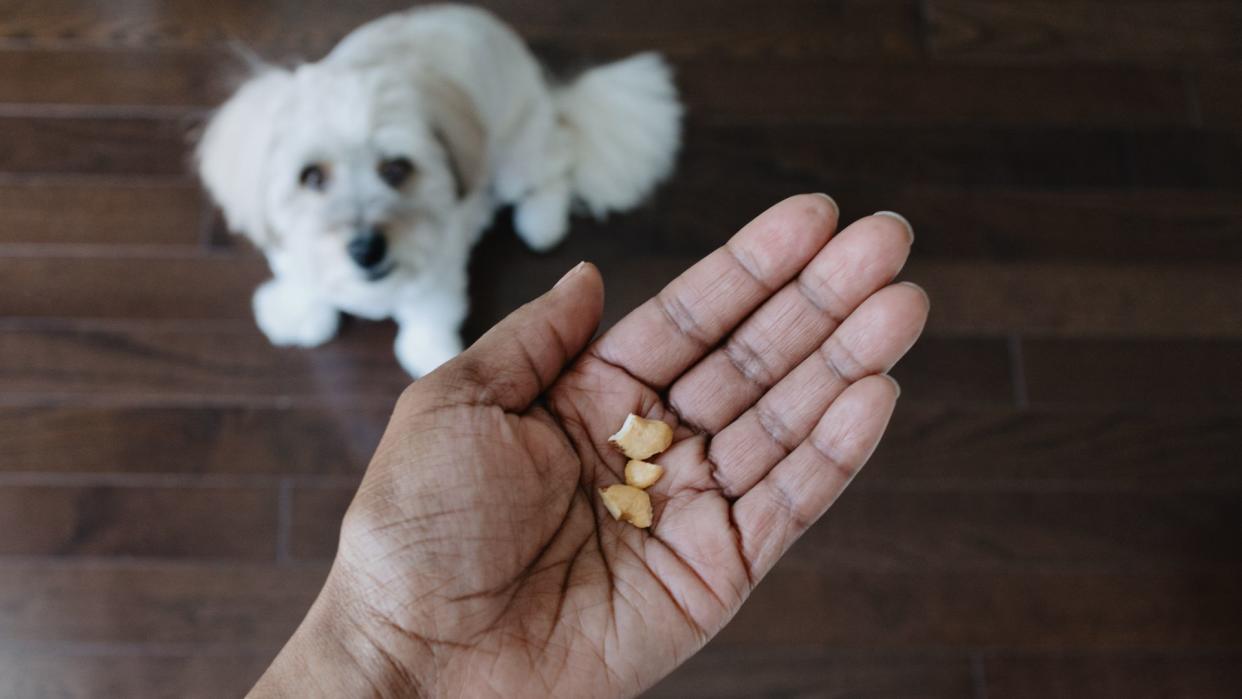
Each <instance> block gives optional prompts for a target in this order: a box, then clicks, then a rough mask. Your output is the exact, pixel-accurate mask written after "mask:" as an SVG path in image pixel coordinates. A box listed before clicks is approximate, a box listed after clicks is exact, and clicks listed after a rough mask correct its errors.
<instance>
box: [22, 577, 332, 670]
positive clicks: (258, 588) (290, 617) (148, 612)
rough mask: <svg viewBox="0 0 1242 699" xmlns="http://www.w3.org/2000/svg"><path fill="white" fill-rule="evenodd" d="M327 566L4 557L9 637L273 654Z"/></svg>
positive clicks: (306, 605) (33, 641) (27, 640)
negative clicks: (168, 645)
mask: <svg viewBox="0 0 1242 699" xmlns="http://www.w3.org/2000/svg"><path fill="white" fill-rule="evenodd" d="M326 574H327V569H326V568H324V567H321V566H317V565H316V566H305V565H304V566H294V567H290V566H276V565H273V564H260V563H221V562H185V563H181V562H152V561H108V560H95V561H92V560H78V561H42V560H38V561H21V562H18V561H4V560H0V609H3V610H5V613H4V614H3V615H0V633H2V634H3V637H4V638H5V639H7V640H8V641H9V642H11V643H13V644H18V645H24V644H32V645H33V644H51V643H61V642H74V643H90V644H122V643H124V644H135V643H142V644H196V645H202V646H211V647H217V648H218V647H221V646H224V647H228V648H230V649H231V650H232V651H234V652H238V651H246V652H255V653H272V654H274V653H275V651H276V650H278V649H279V647H280V646H281V645H283V644H284V642H285V640H286V639H288V637H289V634H291V633H292V632H293V629H294V628H295V627H296V626H297V623H298V622H299V621H301V619H302V615H303V614H305V613H306V610H307V608H309V607H310V604H311V602H312V601H314V598H315V596H316V595H317V594H318V593H319V588H320V587H321V586H322V584H323V579H324V577H325V576H326Z"/></svg>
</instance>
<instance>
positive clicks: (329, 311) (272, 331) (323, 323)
mask: <svg viewBox="0 0 1242 699" xmlns="http://www.w3.org/2000/svg"><path fill="white" fill-rule="evenodd" d="M254 318H255V321H256V322H257V323H258V325H259V329H260V330H262V331H263V334H264V335H266V336H267V339H268V340H269V341H271V343H272V344H273V345H278V346H295V347H314V346H316V345H322V344H323V343H325V342H327V341H328V340H331V339H332V336H333V335H336V328H337V324H338V323H339V322H340V314H339V313H338V312H337V310H336V309H335V308H333V307H331V306H329V305H327V304H326V303H324V302H323V301H321V300H319V299H316V298H314V297H313V296H311V295H309V294H308V293H306V291H305V290H304V289H301V288H299V287H296V286H293V285H291V284H287V283H282V282H281V281H280V280H279V279H273V280H271V281H269V282H267V283H266V284H264V285H263V286H260V287H259V288H258V289H257V290H256V291H255V292H254Z"/></svg>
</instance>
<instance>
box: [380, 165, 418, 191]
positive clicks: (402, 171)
mask: <svg viewBox="0 0 1242 699" xmlns="http://www.w3.org/2000/svg"><path fill="white" fill-rule="evenodd" d="M412 174H414V163H411V162H410V161H409V159H408V158H392V159H389V160H384V161H381V162H380V164H379V176H380V179H382V180H384V181H385V182H387V183H388V186H389V187H392V188H393V189H397V188H399V187H400V186H401V185H403V184H405V181H406V180H408V179H409V178H410V175H412Z"/></svg>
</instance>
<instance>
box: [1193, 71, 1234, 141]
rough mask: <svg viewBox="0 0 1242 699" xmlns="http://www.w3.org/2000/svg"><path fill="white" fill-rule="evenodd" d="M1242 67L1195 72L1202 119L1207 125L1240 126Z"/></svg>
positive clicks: (1211, 126) (1210, 127)
mask: <svg viewBox="0 0 1242 699" xmlns="http://www.w3.org/2000/svg"><path fill="white" fill-rule="evenodd" d="M1239 85H1242V69H1239V68H1236V67H1233V68H1224V67H1221V68H1212V69H1208V70H1203V71H1200V72H1199V73H1198V74H1197V75H1196V76H1195V89H1196V97H1197V99H1198V106H1199V112H1200V116H1201V119H1202V123H1203V125H1204V126H1206V127H1207V128H1209V129H1229V130H1234V131H1237V130H1239V129H1242V90H1240V89H1239V88H1238V86H1239Z"/></svg>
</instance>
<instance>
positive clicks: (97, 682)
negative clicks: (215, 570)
mask: <svg viewBox="0 0 1242 699" xmlns="http://www.w3.org/2000/svg"><path fill="white" fill-rule="evenodd" d="M91 651H94V649H91ZM91 651H77V652H75V649H73V648H69V649H64V650H58V649H39V650H30V649H26V648H16V649H5V650H0V696H5V697H23V698H25V699H51V698H52V697H56V698H57V699H89V698H90V697H101V696H108V697H184V698H185V699H218V698H219V697H239V696H242V695H244V694H245V693H246V692H247V691H248V690H249V689H250V687H251V686H252V685H253V684H254V682H255V680H257V679H258V678H259V675H260V674H262V673H263V670H264V669H265V668H266V667H267V665H268V663H269V662H270V661H271V657H270V655H271V654H253V653H252V654H241V653H228V652H215V653H204V652H199V653H196V654H193V655H187V654H184V653H183V654H175V655H174V654H169V653H163V654H159V653H153V654H144V653H141V652H135V651H130V652H125V651H124V650H114V651H110V652H109V651H107V650H105V651H103V652H99V651H94V652H91Z"/></svg>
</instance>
